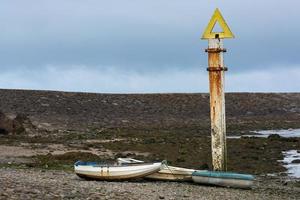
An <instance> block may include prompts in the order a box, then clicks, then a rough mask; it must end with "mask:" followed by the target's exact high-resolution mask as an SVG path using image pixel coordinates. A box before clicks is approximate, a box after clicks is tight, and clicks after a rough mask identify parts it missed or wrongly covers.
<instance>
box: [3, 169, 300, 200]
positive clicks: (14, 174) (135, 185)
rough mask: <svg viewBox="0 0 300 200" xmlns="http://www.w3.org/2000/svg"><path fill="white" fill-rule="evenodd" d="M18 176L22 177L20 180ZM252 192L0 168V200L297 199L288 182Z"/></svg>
mask: <svg viewBox="0 0 300 200" xmlns="http://www.w3.org/2000/svg"><path fill="white" fill-rule="evenodd" d="M20 177H22V178H20ZM257 182H258V183H257V184H258V185H256V187H255V189H253V190H238V189H229V188H220V187H219V188H218V187H205V186H201V185H195V184H191V183H176V182H145V181H142V182H139V181H128V182H103V181H85V180H83V179H80V178H78V177H77V176H76V175H75V174H72V173H66V172H63V171H52V170H45V171H44V172H41V171H40V170H35V169H11V168H0V185H2V186H3V185H4V186H5V187H0V199H116V200H127V199H139V200H151V199H169V200H171V199H200V200H201V199H207V200H212V199H224V197H226V199H243V200H248V199H249V200H250V199H251V200H252V199H272V200H277V199H278V200H279V199H300V188H299V187H295V186H294V185H293V184H292V182H291V184H288V185H286V186H282V182H280V181H278V179H275V177H272V179H269V180H267V177H261V178H259V180H258V181H257Z"/></svg>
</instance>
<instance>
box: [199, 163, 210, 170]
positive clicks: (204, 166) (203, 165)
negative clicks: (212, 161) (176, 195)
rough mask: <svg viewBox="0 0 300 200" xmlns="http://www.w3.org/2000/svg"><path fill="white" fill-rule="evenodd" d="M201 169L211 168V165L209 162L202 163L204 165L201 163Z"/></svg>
mask: <svg viewBox="0 0 300 200" xmlns="http://www.w3.org/2000/svg"><path fill="white" fill-rule="evenodd" d="M200 169H203V170H204V169H209V166H208V164H207V163H204V164H202V165H200Z"/></svg>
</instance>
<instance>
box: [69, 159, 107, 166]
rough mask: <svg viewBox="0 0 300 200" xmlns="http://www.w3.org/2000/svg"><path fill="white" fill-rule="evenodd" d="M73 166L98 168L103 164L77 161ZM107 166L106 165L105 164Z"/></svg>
mask: <svg viewBox="0 0 300 200" xmlns="http://www.w3.org/2000/svg"><path fill="white" fill-rule="evenodd" d="M74 165H75V166H78V165H83V166H99V165H104V163H99V162H85V161H80V160H79V161H77V162H75V164H74ZM106 165H107V164H106Z"/></svg>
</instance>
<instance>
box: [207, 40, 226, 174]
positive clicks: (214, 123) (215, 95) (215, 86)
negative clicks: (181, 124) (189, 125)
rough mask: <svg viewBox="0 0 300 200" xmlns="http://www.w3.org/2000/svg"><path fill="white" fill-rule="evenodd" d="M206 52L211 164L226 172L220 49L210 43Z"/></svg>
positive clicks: (221, 51)
mask: <svg viewBox="0 0 300 200" xmlns="http://www.w3.org/2000/svg"><path fill="white" fill-rule="evenodd" d="M211 44H212V46H213V47H211V48H208V49H206V52H208V66H209V68H208V71H209V85H210V106H211V107H210V108H211V113H210V115H211V136H212V143H211V147H212V162H213V168H214V170H219V171H220V170H222V171H226V168H227V166H226V165H227V163H226V154H227V153H226V128H225V97H224V71H225V70H226V68H224V66H223V55H222V53H223V52H225V51H226V50H225V49H222V48H221V47H220V46H219V45H220V43H218V42H217V41H216V42H214V41H212V43H211Z"/></svg>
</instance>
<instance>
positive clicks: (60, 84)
mask: <svg viewBox="0 0 300 200" xmlns="http://www.w3.org/2000/svg"><path fill="white" fill-rule="evenodd" d="M299 77H300V67H299V66H290V67H287V68H285V67H282V68H279V67H275V70H265V69H263V70H254V71H250V72H234V71H229V72H227V73H226V92H299V90H300V89H299V88H300V82H299V81H297V80H298V78H299ZM0 87H1V88H10V89H11V88H14V89H37V90H60V91H80V92H97V93H162V92H168V93H173V92H208V74H207V72H206V71H205V69H187V70H180V69H176V68H174V69H173V70H162V71H160V72H151V73H139V72H136V71H134V70H120V69H119V68H115V67H111V66H110V67H108V66H101V67H99V66H98V67H86V66H65V67H61V66H45V67H43V68H42V69H34V70H31V69H30V68H27V69H23V70H17V71H15V70H12V71H6V72H5V73H1V74H0Z"/></svg>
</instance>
